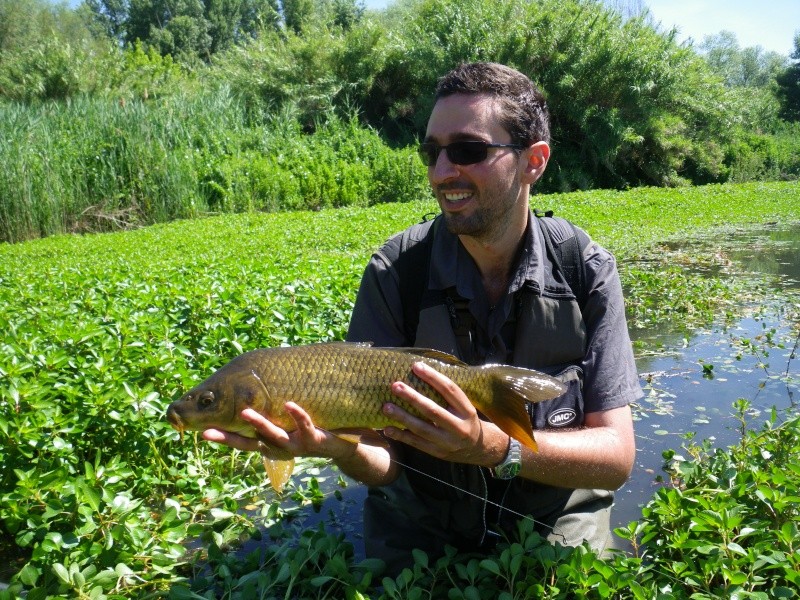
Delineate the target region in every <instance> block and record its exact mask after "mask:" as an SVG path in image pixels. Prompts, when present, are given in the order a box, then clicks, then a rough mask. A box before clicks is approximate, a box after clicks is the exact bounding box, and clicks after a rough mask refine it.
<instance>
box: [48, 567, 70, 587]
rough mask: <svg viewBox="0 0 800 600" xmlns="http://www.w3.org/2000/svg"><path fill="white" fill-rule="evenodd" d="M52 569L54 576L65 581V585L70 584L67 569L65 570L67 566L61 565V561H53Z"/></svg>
mask: <svg viewBox="0 0 800 600" xmlns="http://www.w3.org/2000/svg"><path fill="white" fill-rule="evenodd" d="M52 569H53V574H54V575H55V576H56V577H58V578H59V579H60V580H61V582H62V583H65V584H67V585H71V584H72V580H71V579H70V576H69V571H67V568H66V567H65V566H64V565H62V564H61V563H55V564H54V565H53V567H52Z"/></svg>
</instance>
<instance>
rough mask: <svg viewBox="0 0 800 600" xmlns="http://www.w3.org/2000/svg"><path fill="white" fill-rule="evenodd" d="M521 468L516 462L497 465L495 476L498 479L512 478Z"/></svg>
mask: <svg viewBox="0 0 800 600" xmlns="http://www.w3.org/2000/svg"><path fill="white" fill-rule="evenodd" d="M521 468H522V465H521V464H519V463H518V462H511V463H508V464H506V465H502V466H500V467H497V469H496V470H495V476H496V477H497V478H499V479H513V478H514V477H516V476H517V475H519V471H520V469H521Z"/></svg>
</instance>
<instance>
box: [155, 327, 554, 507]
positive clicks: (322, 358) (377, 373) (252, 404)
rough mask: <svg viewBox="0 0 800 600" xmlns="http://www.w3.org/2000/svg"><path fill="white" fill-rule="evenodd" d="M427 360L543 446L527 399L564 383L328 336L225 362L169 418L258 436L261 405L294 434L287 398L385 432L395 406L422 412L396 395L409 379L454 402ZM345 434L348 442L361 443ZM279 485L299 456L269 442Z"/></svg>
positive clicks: (268, 465)
mask: <svg viewBox="0 0 800 600" xmlns="http://www.w3.org/2000/svg"><path fill="white" fill-rule="evenodd" d="M416 362H423V363H425V364H426V365H428V366H430V367H432V368H433V369H435V370H437V371H439V372H440V373H442V374H444V375H446V376H447V377H449V378H450V379H451V380H453V382H454V383H456V384H457V385H458V386H459V387H460V388H461V389H462V390H463V391H464V392H465V394H466V395H467V397H468V398H469V400H470V402H472V404H473V406H474V407H475V408H476V410H478V411H479V412H480V413H481V414H482V415H483V416H485V417H486V418H487V419H489V420H490V421H492V422H493V423H494V424H495V425H497V426H498V427H499V428H500V429H502V430H503V431H504V432H505V433H506V434H508V435H509V436H511V437H513V438H515V439H517V440H519V442H520V443H522V444H524V445H525V446H527V447H528V448H531V449H532V450H534V451H536V450H537V447H536V440H535V439H534V436H533V429H532V426H531V419H530V415H529V413H528V411H527V409H526V403H534V402H541V401H544V400H549V399H552V398H555V397H557V396H560V395H561V394H563V393H564V391H565V387H564V385H563V384H562V383H561V382H560V381H559V380H557V379H555V378H553V377H550V376H549V375H546V374H544V373H540V372H538V371H534V370H532V369H525V368H522V367H515V366H510V365H497V364H490V365H481V366H469V365H467V364H466V363H464V362H462V361H461V360H459V359H458V358H456V357H455V356H452V355H450V354H447V353H445V352H441V351H439V350H433V349H427V348H410V347H409V348H383V347H375V346H372V344H370V343H356V342H328V343H318V344H308V345H305V346H287V347H276V348H260V349H257V350H251V351H249V352H245V353H244V354H241V355H239V356H237V357H236V358H234V359H233V360H231V361H230V362H228V363H227V364H225V365H223V366H222V367H220V368H219V369H218V370H217V371H215V372H214V373H213V374H212V375H211V376H210V377H209V378H208V379H206V380H205V381H203V382H202V383H200V384H199V385H197V386H196V387H194V388H192V389H190V390H189V391H188V392H187V393H186V394H184V395H183V396H182V397H181V398H179V399H178V400H176V401H175V402H173V403H172V404H170V405H169V407H168V408H167V413H166V418H167V420H168V421H169V423H170V424H171V425H172V426H173V427H174V428H175V429H176V430H178V432H179V433H180V434H181V438H182V437H183V432H184V431H202V430H205V429H211V428H213V429H223V430H226V431H230V432H233V433H238V434H239V435H242V436H245V437H250V438H257V437H258V435H257V432H256V431H255V429H254V428H253V427H252V426H251V425H250V424H249V423H247V422H246V421H244V420H242V419H241V417H240V416H239V415H240V413H241V412H242V410H244V409H245V408H248V407H249V408H252V409H254V410H256V411H257V412H259V413H261V414H262V415H264V416H265V417H266V418H267V419H269V420H270V421H271V422H272V423H274V424H275V425H277V426H278V427H281V428H283V429H284V430H286V431H288V432H290V431H292V430H294V429H295V428H296V424H295V422H294V420H293V419H292V418H291V417H290V416H289V414H288V413H287V412H286V411H285V409H284V405H285V404H286V403H287V402H290V401H291V402H294V403H296V404H297V405H298V406H300V407H301V408H303V409H304V410H305V411H306V412H307V413H308V414H309V416H310V417H311V419H312V421H313V422H314V424H315V425H316V426H317V427H319V428H321V429H324V430H326V431H330V432H332V433H334V434H337V431H342V432H346V431H351V430H377V431H379V430H381V429H383V428H385V427H388V426H396V427H402V425H401V424H400V423H399V422H396V421H395V420H393V419H391V418H389V417H387V416H386V415H384V414H383V410H382V407H383V405H384V404H385V403H387V402H392V403H394V404H396V405H398V406H400V407H401V408H403V409H404V410H406V411H408V412H409V413H411V414H414V415H415V416H418V417H419V416H421V415H420V414H419V413H418V412H417V411H416V409H414V408H413V407H412V406H410V405H409V404H407V403H406V402H405V401H403V400H402V399H400V398H398V397H396V396H394V395H393V394H392V393H391V387H392V384H393V383H394V382H396V381H402V382H404V383H406V384H407V385H409V386H411V387H413V388H415V389H416V390H417V391H418V392H420V393H421V394H423V395H425V396H426V397H428V398H430V399H431V400H433V401H435V402H436V403H438V404H439V405H440V406H447V402H446V401H445V399H444V398H442V396H441V395H440V394H439V393H438V392H436V390H434V389H433V388H432V387H431V386H429V385H428V384H427V383H425V382H424V381H422V380H421V379H419V378H418V377H417V376H416V375H414V373H413V372H412V370H411V367H412V365H413V364H414V363H416ZM347 435H349V434H343V435H342V436H341V437H342V438H343V439H348V440H350V441H352V439H351V438H349V437H347ZM259 446H261V447H262V457H263V459H264V466H265V469H266V471H267V475H268V477H269V480H270V484H271V485H272V487H273V488H274V489H275V491H277V492H279V493H280V491H281V490H282V489H283V487H284V485H285V484H286V482H287V481H288V479H289V477H291V474H292V471H293V469H294V457H293V456H291V455H290V454H289V453H286V452H284V453H283V454H281V451H280V450H278V449H275V448H271V449H270V448H266V447H265V446H266V444H265V443H264V442H263V441H262V444H259Z"/></svg>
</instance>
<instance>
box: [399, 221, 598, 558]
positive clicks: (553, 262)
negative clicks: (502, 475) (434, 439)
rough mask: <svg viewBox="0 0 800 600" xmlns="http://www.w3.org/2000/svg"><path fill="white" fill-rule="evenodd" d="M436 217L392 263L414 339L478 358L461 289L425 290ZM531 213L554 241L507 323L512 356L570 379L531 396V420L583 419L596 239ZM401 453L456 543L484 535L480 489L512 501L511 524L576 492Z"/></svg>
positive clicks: (506, 522)
mask: <svg viewBox="0 0 800 600" xmlns="http://www.w3.org/2000/svg"><path fill="white" fill-rule="evenodd" d="M438 222H439V219H436V220H434V221H430V222H426V223H422V224H420V225H418V226H415V227H412V228H411V229H410V230H408V231H407V232H406V234H404V239H403V240H402V241H401V252H400V256H399V258H398V260H397V262H396V264H395V266H396V268H397V271H398V275H399V280H400V281H399V283H400V290H401V295H402V301H403V312H404V321H405V323H406V326H407V328H406V329H407V330H406V336H407V342H408V345H412V346H416V347H420V348H435V349H437V350H442V351H445V352H448V353H450V354H453V355H455V356H458V357H459V358H461V359H462V360H463V361H464V362H467V363H470V364H481V363H482V360H481V356H480V355H479V354H480V353H476V352H475V348H474V341H475V335H476V334H475V326H476V323H475V319H474V317H473V316H472V315H471V313H470V312H469V309H468V308H467V303H466V301H465V300H463V299H461V298H459V297H458V295H457V294H456V293H455V290H428V289H425V288H427V283H428V270H429V262H430V253H431V249H432V246H433V243H432V242H433V238H434V236H435V234H436V228H437V227H438V225H437V223H438ZM532 222H533V223H535V224H536V223H538V224H539V227H536V226H534V231H533V234H534V235H539V236H540V240H539V241H540V242H541V243H540V247H542V248H546V250H547V252H546V254H547V258H546V260H545V264H546V266H547V268H545V281H544V285H543V287H542V289H536V288H534V287H533V286H531V285H530V284H526V286H524V287H523V288H521V289H520V290H518V291H517V292H516V293H515V298H514V309H513V310H512V313H513V314H512V315H511V316H510V317H509V320H508V321H507V322H506V325H508V326H510V327H512V328H513V334H512V335H511V337H513V340H514V341H513V358H512V360H511V361H509V362H510V363H511V364H514V365H516V366H521V367H527V368H531V369H537V370H540V371H544V372H547V373H549V374H551V375H554V376H556V377H558V378H559V379H561V380H562V381H563V382H564V383H565V384H566V385H567V392H566V393H565V394H563V395H562V396H559V397H558V398H555V399H553V400H549V401H545V402H540V403H536V404H529V405H527V408H528V412H529V414H530V416H531V422H532V424H533V427H534V429H547V428H568V427H579V426H581V425H582V424H583V418H584V411H583V395H582V382H583V373H582V370H581V367H580V363H581V361H582V359H583V358H584V356H585V354H586V346H587V334H586V326H585V323H584V321H583V317H582V308H583V307H584V306H585V303H586V295H587V292H586V276H585V265H584V263H583V249H584V248H585V247H586V245H587V244H588V242H589V238H588V236H587V235H586V234H585V233H584V232H583V231H581V230H579V229H576V228H575V227H573V226H572V225H571V224H570V223H569V222H567V221H565V220H563V219H554V218H551V217H549V216H548V217H543V218H535V219H532ZM404 260H405V262H404ZM423 270H424V273H422V271H423ZM573 288H576V289H574V291H573ZM509 322H510V323H509ZM403 462H404V464H406V465H407V466H408V467H410V468H409V469H406V476H407V478H408V480H409V483H410V484H411V487H412V489H413V490H414V492H415V493H416V494H417V496H419V497H420V500H421V501H422V502H423V503H424V505H425V506H426V507H427V508H428V511H429V514H430V515H431V516H432V518H435V519H437V520H439V521H440V522H439V523H438V525H439V526H440V527H442V528H444V530H445V531H452V532H453V535H454V536H455V537H454V539H453V540H451V541H450V543H453V544H455V545H462V544H461V543H459V540H462V539H463V540H466V541H467V544H466V545H467V546H469V544H470V543H475V542H477V541H478V540H483V538H484V536H485V533H486V527H487V523H486V520H487V503H486V502H485V501H483V500H481V498H485V497H491V500H492V502H497V503H500V504H502V505H503V506H504V507H507V508H509V509H511V511H512V512H509V511H505V512H504V511H503V510H500V511H499V513H498V514H497V515H496V520H497V523H498V524H499V525H500V527H502V528H512V527H513V524H514V523H515V522H516V518H517V517H516V516H515V515H513V512H516V513H522V514H531V515H532V516H534V518H536V519H537V520H545V521H546V520H547V518H548V515H556V514H559V513H560V510H561V509H562V508H563V506H564V505H565V504H566V503H567V502H568V500H569V496H570V494H571V493H572V490H570V489H567V488H556V487H552V486H545V485H542V484H538V483H535V482H532V481H529V480H524V479H519V478H518V479H514V480H511V481H510V482H508V481H499V480H493V479H492V478H491V475H490V474H489V473H488V471H487V470H486V469H481V468H479V467H475V466H472V465H463V464H459V463H452V462H447V461H443V460H439V459H436V458H433V457H431V456H430V455H427V454H424V453H422V452H419V451H417V450H415V449H413V448H410V447H404V454H403ZM568 484H569V482H565V485H568ZM476 496H477V497H476ZM489 512H491V510H490V511H489Z"/></svg>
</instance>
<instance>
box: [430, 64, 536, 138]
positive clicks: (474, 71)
mask: <svg viewBox="0 0 800 600" xmlns="http://www.w3.org/2000/svg"><path fill="white" fill-rule="evenodd" d="M452 94H491V95H493V96H495V97H497V98H498V100H500V108H501V114H502V117H501V122H502V124H503V127H505V129H506V131H508V132H509V134H511V141H512V142H513V143H515V144H522V145H525V146H528V145H530V144H533V143H535V142H547V143H548V144H549V143H550V116H549V114H548V111H547V103H546V102H545V99H544V96H543V95H542V92H541V91H540V90H539V88H537V87H536V85H535V84H534V83H533V82H532V81H531V80H530V79H529V78H528V77H527V76H526V75H523V74H522V73H520V72H519V71H517V70H515V69H512V68H510V67H507V66H505V65H501V64H498V63H490V62H475V63H462V64H460V65H459V66H457V67H456V68H455V69H453V70H452V71H450V72H449V73H447V74H446V75H444V76H443V77H442V78H441V79H439V82H438V84H437V86H436V100H438V99H439V98H444V97H446V96H450V95H452Z"/></svg>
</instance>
